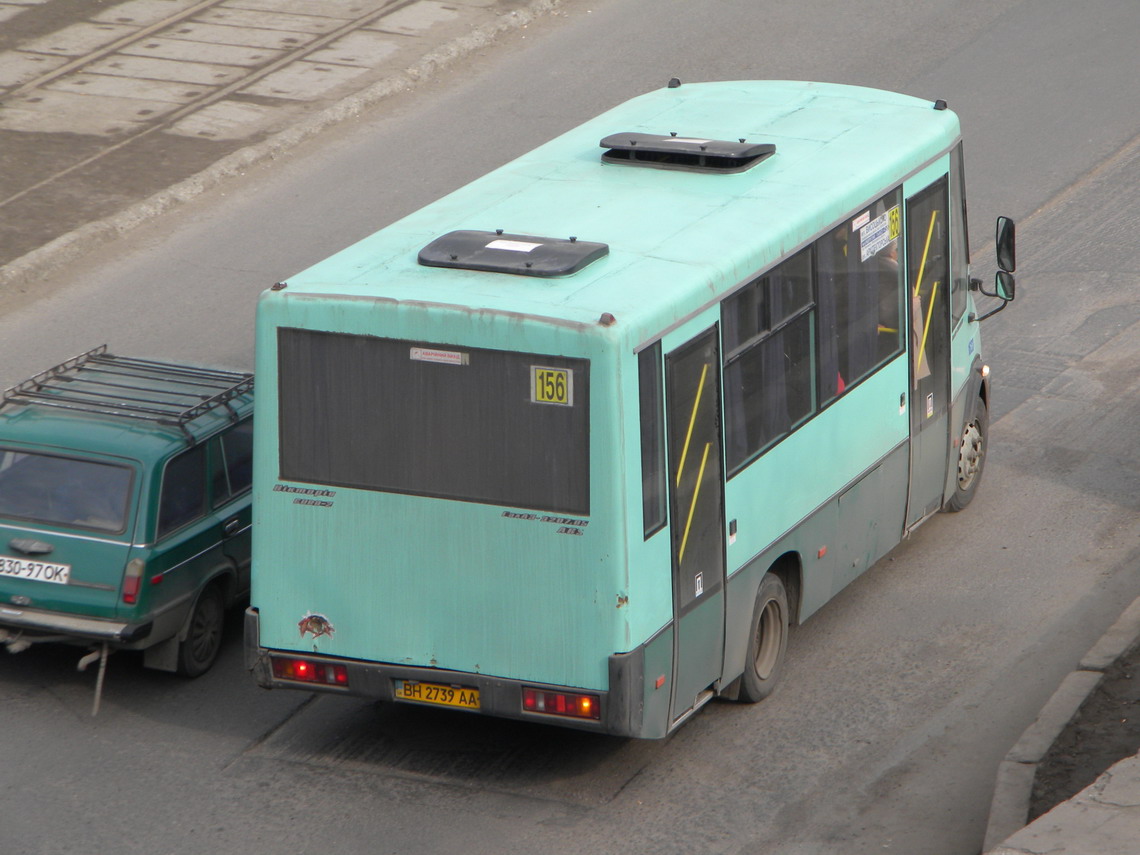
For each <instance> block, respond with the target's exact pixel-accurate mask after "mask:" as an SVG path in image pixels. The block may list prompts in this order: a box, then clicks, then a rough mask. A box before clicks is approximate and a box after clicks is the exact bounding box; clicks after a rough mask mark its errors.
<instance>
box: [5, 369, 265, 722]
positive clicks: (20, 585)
mask: <svg viewBox="0 0 1140 855" xmlns="http://www.w3.org/2000/svg"><path fill="white" fill-rule="evenodd" d="M252 412H253V375H251V374H244V373H237V372H232V371H221V370H217V369H212V368H201V367H198V366H190V365H179V364H174V363H168V362H159V361H154V360H144V359H135V358H128V357H122V356H115V355H112V354H110V353H107V352H106V347H105V346H104V347H100V348H96V349H94V350H92V351H89V352H88V353H85V354H83V355H81V356H78V357H76V358H74V359H71V360H68V361H67V362H64V363H62V364H60V365H57V366H55V367H54V368H51V369H49V370H47V371H45V372H43V373H41V374H38V375H36V376H35V377H33V378H31V379H29V380H27V381H25V382H23V383H20V384H19V385H17V386H14V387H12V388H10V389H8V390H7V391H6V392H5V393H4V397H3V401H2V402H0V643H2V644H5V645H6V646H7V647H8V649H9V650H10V651H12V652H18V651H20V650H22V649H25V648H26V647H27V646H28V645H30V644H33V643H36V642H41V641H53V642H67V643H73V644H79V645H83V646H87V647H89V648H91V650H92V651H93V652H94V658H99V657H101V659H102V663H101V669H100V688H101V685H102V669H103V668H105V665H106V656H107V653H108V652H109V651H112V650H116V649H127V650H143V651H145V653H144V659H143V661H144V664H145V665H146V666H147V667H151V668H158V669H161V670H164V671H177V672H179V673H181V674H184V675H186V676H190V677H194V676H198V675H199V674H202V673H204V672H205V671H206V670H207V669H209V667H210V666H211V665H212V664H213V662H214V659H215V657H216V656H217V653H218V648H219V645H220V642H221V635H222V627H223V619H224V616H225V609H226V608H227V607H229V606H230V605H232V604H235V603H237V602H238V601H240V600H243V599H244V598H245V597H246V596H247V595H248V591H249V565H250V523H251V510H250V482H251V468H252V458H253V421H252ZM92 658H93V657H90V656H89V657H85V658H84V659H85V661H90V660H91V659H92ZM97 704H98V696H97V698H96V708H97Z"/></svg>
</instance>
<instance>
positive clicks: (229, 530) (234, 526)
mask: <svg viewBox="0 0 1140 855" xmlns="http://www.w3.org/2000/svg"><path fill="white" fill-rule="evenodd" d="M240 528H241V520H240V519H239V518H238V517H234V518H233V519H229V520H226V521H225V522H224V523H222V532H223V533H224V534H225V535H226V537H229V536H230V535H233V534H237V532H238V530H239V529H240Z"/></svg>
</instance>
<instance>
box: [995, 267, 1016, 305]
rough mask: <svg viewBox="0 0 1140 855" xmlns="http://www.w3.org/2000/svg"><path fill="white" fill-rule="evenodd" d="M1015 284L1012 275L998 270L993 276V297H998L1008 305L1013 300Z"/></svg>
mask: <svg viewBox="0 0 1140 855" xmlns="http://www.w3.org/2000/svg"><path fill="white" fill-rule="evenodd" d="M1016 284H1017V283H1016V282H1014V280H1013V274H1012V273H1010V272H1009V271H1007V270H999V271H998V272H997V274H996V275H995V276H994V296H995V297H1000V298H1001V299H1003V300H1005V302H1007V303H1008V302H1009V301H1010V300H1012V299H1013V295H1014V292H1015V290H1016V289H1015V288H1014V286H1015V285H1016Z"/></svg>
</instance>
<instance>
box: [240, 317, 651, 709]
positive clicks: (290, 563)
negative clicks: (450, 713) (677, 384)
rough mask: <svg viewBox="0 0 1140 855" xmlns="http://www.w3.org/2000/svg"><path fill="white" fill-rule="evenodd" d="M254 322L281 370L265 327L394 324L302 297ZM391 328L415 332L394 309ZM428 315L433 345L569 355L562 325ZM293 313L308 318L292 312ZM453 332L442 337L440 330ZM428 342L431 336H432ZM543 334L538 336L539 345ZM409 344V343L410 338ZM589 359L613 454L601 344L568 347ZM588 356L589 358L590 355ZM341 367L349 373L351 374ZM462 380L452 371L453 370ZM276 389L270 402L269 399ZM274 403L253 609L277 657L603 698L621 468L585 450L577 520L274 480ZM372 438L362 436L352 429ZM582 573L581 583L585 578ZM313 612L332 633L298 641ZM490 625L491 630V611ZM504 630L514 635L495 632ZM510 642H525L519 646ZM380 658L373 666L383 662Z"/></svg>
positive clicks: (600, 419)
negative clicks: (491, 345) (513, 347)
mask: <svg viewBox="0 0 1140 855" xmlns="http://www.w3.org/2000/svg"><path fill="white" fill-rule="evenodd" d="M292 302H294V301H289V303H290V305H289V306H288V310H287V311H286V312H284V313H283V312H281V308H282V307H283V306H285V305H286V303H285V302H284V301H283V302H279V303H278V304H277V305H276V306H274V307H271V308H270V309H268V310H267V311H264V312H262V315H261V323H262V325H263V326H262V327H261V330H262V334H261V335H260V336H259V339H258V355H257V358H258V365H259V366H261V367H262V368H264V369H265V370H266V371H268V372H270V373H274V374H275V373H276V371H277V367H278V354H277V349H276V346H275V345H276V337H275V336H274V335H273V334H272V332H271V331H272V330H275V329H277V328H278V327H286V328H288V327H289V326H290V325H291V324H295V323H297V322H299V321H303V322H304V323H306V324H309V325H315V327H316V328H317V329H322V330H330V329H336V330H338V331H339V332H342V333H348V334H353V335H371V336H383V334H384V333H385V332H388V324H389V323H393V322H391V321H380V317H381V316H382V315H383V313H382V312H377V311H376V306H374V305H371V304H369V303H368V302H367V301H354V302H351V303H338V304H335V305H333V304H329V308H330V309H331V311H326V312H325V315H326V316H324V317H322V316H321V314H322V309H321V306H320V305H318V304H310V302H309V301H308V300H301V301H298V302H299V303H300V307H299V308H300V312H296V311H294V310H293V309H294V307H293V306H292V305H291V303H292ZM395 314H396V320H395V321H394V325H395V326H396V328H398V329H408V328H411V329H412V330H413V332H414V331H416V330H415V327H414V326H413V325H411V324H408V323H406V322H405V319H404V317H403V316H404V315H405V314H407V313H405V312H397V313H395ZM425 314H430V315H431V317H432V320H431V322H430V330H431V332H432V333H434V338H433V339H432V341H433V343H438V342H439V341H440V340H441V339H442V340H444V341H448V340H455V339H456V338H464V339H465V340H466V342H467V344H468V346H472V347H475V346H481V345H482V344H485V343H488V342H493V341H495V340H496V338H501V337H502V336H503V335H504V333H503V331H502V330H501V329H496V327H497V326H499V325H503V326H509V327H511V328H512V329H511V334H512V335H513V336H516V337H520V338H523V339H525V340H526V341H527V347H530V346H532V345H533V346H534V348H535V349H536V350H538V351H547V352H549V351H556V352H557V351H559V350H563V351H564V350H565V349H566V347H565V345H564V344H562V343H559V341H558V340H559V338H560V337H565V336H566V335H567V334H566V332H565V331H564V330H561V329H560V328H557V327H554V328H548V329H547V330H545V331H541V330H540V331H533V332H531V333H529V334H522V335H520V333H521V332H522V331H521V330H519V329H518V327H519V326H525V322H520V321H517V320H512V319H502V318H494V317H492V318H482V319H480V318H475V317H473V316H472V315H470V314H469V313H456V312H454V311H448V310H443V309H440V310H431V311H425ZM298 315H300V316H301V317H298ZM447 330H452V331H453V332H452V333H451V334H448V333H447V332H446V331H447ZM425 331H427V327H425ZM544 333H545V337H544ZM416 340H417V339H413V340H412V341H413V342H414V341H416ZM575 346H576V347H577V348H578V349H579V355H582V351H583V349H584V348H585V355H588V356H592V357H593V359H592V361H591V387H592V389H591V391H592V401H591V406H592V407H593V408H595V410H596V412H595V414H594V415H595V418H596V421H595V426H594V427H593V428H592V430H591V436H590V443H591V444H592V445H595V446H597V447H599V448H605V447H607V446H611V447H612V446H616V445H617V444H618V435H617V432H616V430H611V431H609V432H607V431H606V430H605V428H604V426H605V425H616V424H617V419H616V418H615V417H614V415H613V414H612V412H609V411H608V410H609V403H608V402H612V401H616V400H617V397H618V396H617V390H616V388H615V387H614V385H613V383H614V381H615V380H616V377H617V373H616V371H613V370H612V366H611V365H610V362H609V357H608V356H607V354H608V353H609V352H611V351H610V350H609V349H607V348H604V347H602V346H601V345H599V344H597V343H596V342H594V343H593V344H592V343H591V340H590V339H587V340H585V341H582V340H581V339H577V338H576V339H575ZM591 346H593V349H594V352H593V353H590V348H591ZM343 370H344V371H345V372H348V371H351V370H353V367H352V366H344V369H343ZM459 370H461V369H459ZM277 396H278V390H277V389H274V390H272V392H271V394H270V397H271V398H276V397H277ZM279 410H280V401H279V400H272V399H271V400H270V401H269V402H268V403H267V405H266V406H265V408H264V410H263V411H262V412H263V417H262V418H260V419H259V420H258V421H257V423H256V427H255V430H256V431H257V438H258V442H256V443H255V449H256V454H257V457H256V462H255V466H256V469H255V479H257V480H258V484H259V487H260V489H259V491H258V493H257V510H256V514H257V525H255V526H254V536H255V545H254V550H255V553H254V554H255V555H256V559H255V561H256V563H257V567H258V568H259V571H260V572H255V579H254V590H253V596H252V602H253V603H254V604H256V605H257V606H258V607H259V608H260V610H261V614H262V620H261V626H260V632H261V644H262V645H264V646H266V647H269V648H274V649H281V650H294V651H302V652H310V651H311V652H320V653H322V654H327V655H331V656H344V657H349V658H361V659H372V658H377V659H382V660H384V661H387V662H394V663H402V664H408V665H415V666H421V667H438V668H441V669H449V670H456V671H470V672H473V673H481V674H490V675H495V676H500V677H505V678H519V679H521V678H526V679H529V680H534V681H539V682H544V683H558V684H564V685H572V686H581V687H588V688H595V689H603V688H605V683H606V673H607V671H606V669H607V665H606V659H607V657H608V656H609V655H610V654H611V653H613V652H615V651H617V650H621V649H623V648H627V647H628V641H627V639H628V638H629V631H628V629H627V627H626V626H625V616H626V615H627V614H628V613H629V612H628V610H625V609H623V608H622V605H623V603H624V600H625V598H627V596H628V595H627V590H628V580H627V579H626V576H625V567H624V564H623V563H622V562H621V561H618V560H616V559H615V556H619V555H621V554H622V552H623V545H622V543H621V541H620V539H619V537H618V534H617V532H618V529H617V527H616V526H614V525H613V524H612V523H610V522H609V521H610V520H613V519H615V518H619V519H620V517H621V514H620V513H619V512H618V511H617V507H618V499H617V496H618V494H619V491H618V490H617V488H616V485H614V484H612V483H608V482H612V480H613V479H614V477H615V473H614V471H613V469H612V467H610V466H607V465H606V461H607V457H606V455H605V454H603V453H600V452H599V453H595V454H592V455H591V457H592V471H591V473H590V483H591V496H590V514H589V515H588V516H586V517H584V518H581V519H580V518H579V517H577V516H576V515H574V514H569V513H562V512H557V511H535V510H534V509H531V508H513V507H504V506H500V505H491V504H482V503H478V502H469V501H454V500H441V499H438V498H430V497H426V496H416V495H405V494H400V493H392V492H381V491H378V490H371V489H358V488H353V487H345V486H338V485H330V484H316V483H305V482H295V481H288V480H285V479H282V478H281V477H280V469H279V461H278V459H277V455H278V451H277V436H278V433H279V429H280V424H279V418H278V414H279ZM361 429H362V431H366V430H367V426H366V425H362V426H361ZM583 567H588V568H590V572H589V573H585V572H582V571H581V568H583ZM312 614H316V615H320V616H322V617H323V618H324V619H325V620H327V621H328V623H329V625H330V627H331V631H330V632H328V633H324V634H320V635H316V636H314V635H312V634H311V633H305V632H303V628H302V623H303V622H304V621H305V619H306V617H307V616H309V615H312ZM489 615H494V616H495V618H494V619H493V620H489V619H488V616H489ZM504 626H509V627H510V628H511V632H504V631H503V627H504ZM516 633H522V634H525V637H526V638H527V643H525V644H520V643H518V641H517V635H516ZM378 654H379V655H378Z"/></svg>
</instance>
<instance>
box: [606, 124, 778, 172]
mask: <svg viewBox="0 0 1140 855" xmlns="http://www.w3.org/2000/svg"><path fill="white" fill-rule="evenodd" d="M598 144H599V145H600V146H601V147H602V148H604V149H606V151H605V152H603V153H602V160H603V161H604V162H606V163H621V164H626V165H628V166H652V167H655V168H657V169H686V170H694V171H698V172H743V171H744V170H746V169H751V168H752V167H753V166H755V165H756V164H758V163H759V162H760V161H762V160H764V159H765V158H767V157H769V156H770V155H773V154H775V153H776V146H775V145H773V144H772V143H750V142H746V141H745V140H743V139H741V140H737V141H736V142H732V141H731V140H710V139H703V138H700V137H679V136H677V135H676V134H675V133H673V134H669V135H668V136H660V135H658V134H637V133H621V134H610V136H608V137H606V138H605V139H603V140H602V141H601V142H600V143H598Z"/></svg>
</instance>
